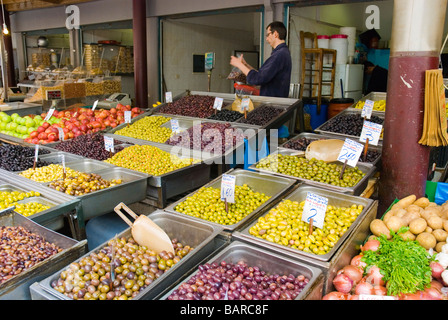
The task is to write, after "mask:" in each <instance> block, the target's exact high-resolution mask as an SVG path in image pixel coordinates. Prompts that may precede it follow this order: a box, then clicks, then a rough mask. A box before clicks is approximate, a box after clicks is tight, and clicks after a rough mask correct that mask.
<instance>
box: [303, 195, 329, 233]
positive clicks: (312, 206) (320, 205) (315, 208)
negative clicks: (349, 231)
mask: <svg viewBox="0 0 448 320" xmlns="http://www.w3.org/2000/svg"><path fill="white" fill-rule="evenodd" d="M327 206H328V199H327V198H325V197H322V196H320V195H318V194H315V193H312V192H308V193H307V194H306V199H305V205H304V207H303V213H302V221H305V222H307V223H310V220H311V219H313V226H316V227H317V228H320V229H322V228H323V227H324V220H325V213H326V211H327Z"/></svg>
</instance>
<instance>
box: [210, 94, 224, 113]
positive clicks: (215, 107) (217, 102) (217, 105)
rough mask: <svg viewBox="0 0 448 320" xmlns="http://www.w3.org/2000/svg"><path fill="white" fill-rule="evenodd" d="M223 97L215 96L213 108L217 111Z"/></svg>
mask: <svg viewBox="0 0 448 320" xmlns="http://www.w3.org/2000/svg"><path fill="white" fill-rule="evenodd" d="M223 101H224V99H223V98H218V97H216V98H215V103H214V104H213V109H217V110H218V111H221V108H222V103H223Z"/></svg>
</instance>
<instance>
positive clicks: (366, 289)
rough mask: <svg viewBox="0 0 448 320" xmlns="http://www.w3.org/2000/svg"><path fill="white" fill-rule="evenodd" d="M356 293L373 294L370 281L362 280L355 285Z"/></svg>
mask: <svg viewBox="0 0 448 320" xmlns="http://www.w3.org/2000/svg"><path fill="white" fill-rule="evenodd" d="M355 294H358V295H360V294H373V286H372V285H371V284H370V283H368V282H363V281H361V282H360V283H358V284H357V285H356V287H355Z"/></svg>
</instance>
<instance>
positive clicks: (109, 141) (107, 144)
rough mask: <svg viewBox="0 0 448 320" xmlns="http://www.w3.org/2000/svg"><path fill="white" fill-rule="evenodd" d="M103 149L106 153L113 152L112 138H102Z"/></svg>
mask: <svg viewBox="0 0 448 320" xmlns="http://www.w3.org/2000/svg"><path fill="white" fill-rule="evenodd" d="M104 149H106V151H110V152H115V149H114V138H112V137H108V136H104Z"/></svg>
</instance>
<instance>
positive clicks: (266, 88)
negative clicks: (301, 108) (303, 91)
mask: <svg viewBox="0 0 448 320" xmlns="http://www.w3.org/2000/svg"><path fill="white" fill-rule="evenodd" d="M285 39H286V28H285V25H284V24H283V23H282V22H279V21H274V22H272V23H270V24H269V25H268V26H267V28H266V41H267V42H268V43H269V45H270V46H271V47H272V49H273V50H272V53H271V56H270V57H269V58H268V59H267V60H266V61H265V62H264V63H263V65H262V66H261V68H260V69H258V70H255V69H254V68H253V67H251V66H250V65H249V64H248V63H247V62H246V61H245V60H244V57H243V55H241V56H239V57H235V56H231V57H230V64H231V65H232V66H234V67H237V68H238V69H240V70H241V72H243V73H244V74H245V75H246V81H247V83H248V84H250V85H256V86H260V96H270V97H283V98H287V97H288V95H289V85H290V82H291V67H292V63H291V53H290V52H289V49H288V46H287V45H286V41H285Z"/></svg>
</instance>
